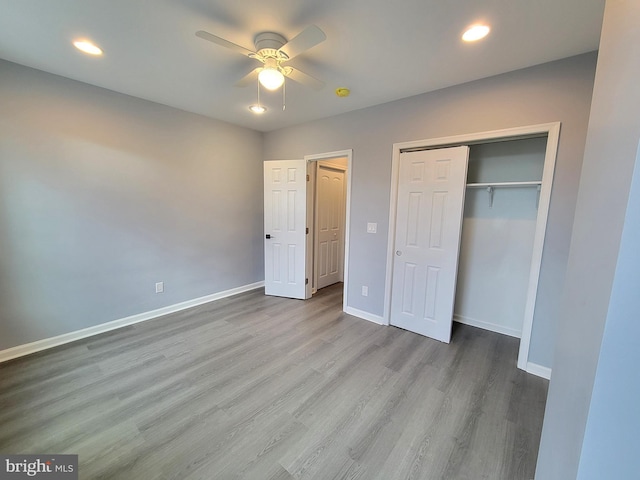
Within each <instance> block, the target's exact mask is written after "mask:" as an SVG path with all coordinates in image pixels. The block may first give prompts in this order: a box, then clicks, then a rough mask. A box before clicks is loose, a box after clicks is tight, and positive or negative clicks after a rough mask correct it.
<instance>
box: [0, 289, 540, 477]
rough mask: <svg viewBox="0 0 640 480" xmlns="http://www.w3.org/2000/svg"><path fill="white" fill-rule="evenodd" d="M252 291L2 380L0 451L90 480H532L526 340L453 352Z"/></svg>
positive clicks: (60, 351) (464, 337)
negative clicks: (65, 456) (50, 459)
mask: <svg viewBox="0 0 640 480" xmlns="http://www.w3.org/2000/svg"><path fill="white" fill-rule="evenodd" d="M341 299H342V285H341V284H339V285H336V286H333V287H328V288H326V289H324V290H322V291H320V292H319V293H318V294H317V295H316V296H314V298H313V299H311V300H308V301H304V302H303V301H299V300H289V299H282V298H275V297H265V296H264V295H263V292H262V291H260V290H259V291H253V292H248V293H244V294H241V295H237V296H235V297H230V298H227V299H223V300H219V301H217V302H213V303H209V304H206V305H202V306H200V307H196V308H193V309H190V310H186V311H183V312H180V313H176V314H172V315H168V316H166V317H163V318H161V319H158V320H153V321H149V322H146V323H141V324H137V325H134V326H130V327H126V328H123V329H120V330H116V331H113V332H109V333H106V334H103V335H100V336H96V337H92V338H89V339H85V340H82V341H78V342H75V343H73V344H69V345H65V346H62V347H59V348H56V349H52V350H48V351H45V352H41V353H38V354H34V355H31V356H29V357H24V358H21V359H17V360H14V361H11V362H7V363H5V364H2V365H0V452H1V453H58V454H62V453H74V454H79V460H80V478H82V479H142V480H144V479H185V480H187V479H188V480H192V479H222V480H227V479H229V480H235V479H259V480H276V479H281V480H285V479H286V480H290V479H321V480H324V479H363V480H369V479H384V480H394V479H429V480H434V479H447V480H449V479H473V480H478V479H490V480H499V479H505V480H519V479H522V480H529V479H532V478H533V476H534V469H535V463H536V457H537V451H538V443H539V439H540V431H541V426H542V417H543V413H544V405H545V399H546V394H547V383H548V382H547V381H546V380H543V379H540V378H537V377H534V376H531V375H528V374H527V373H525V372H523V371H521V370H518V369H517V368H516V367H515V362H516V357H517V350H518V341H517V339H514V338H510V337H506V336H503V335H499V334H495V333H491V332H488V331H484V330H480V329H475V328H473V327H467V326H462V325H455V326H454V335H453V340H452V343H451V344H449V345H446V344H443V343H440V342H437V341H434V340H430V339H428V338H424V337H421V336H419V335H416V334H413V333H410V332H407V331H404V330H400V329H397V328H394V327H382V326H378V325H375V324H373V323H370V322H367V321H364V320H360V319H357V318H355V317H351V316H349V315H346V314H345V313H343V312H342V311H341Z"/></svg>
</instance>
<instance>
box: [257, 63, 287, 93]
mask: <svg viewBox="0 0 640 480" xmlns="http://www.w3.org/2000/svg"><path fill="white" fill-rule="evenodd" d="M258 81H259V82H260V84H261V85H262V86H263V87H264V88H266V89H267V90H277V89H278V88H280V87H281V86H282V84H283V83H284V75H283V74H282V72H280V71H279V70H277V69H275V68H265V69H263V70H262V71H261V72H260V73H259V74H258Z"/></svg>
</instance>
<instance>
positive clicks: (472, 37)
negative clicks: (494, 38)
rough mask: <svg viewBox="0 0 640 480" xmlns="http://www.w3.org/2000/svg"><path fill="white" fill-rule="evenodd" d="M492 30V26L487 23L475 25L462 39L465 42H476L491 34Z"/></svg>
mask: <svg viewBox="0 0 640 480" xmlns="http://www.w3.org/2000/svg"><path fill="white" fill-rule="evenodd" d="M490 31H491V28H489V26H487V25H473V26H471V27H469V28H468V29H467V30H466V31H465V32H464V33H463V34H462V40H464V41H465V42H475V41H477V40H480V39H482V38H484V37H486V36H487V35H489V32H490Z"/></svg>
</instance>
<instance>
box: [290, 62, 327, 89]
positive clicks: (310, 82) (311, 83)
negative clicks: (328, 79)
mask: <svg viewBox="0 0 640 480" xmlns="http://www.w3.org/2000/svg"><path fill="white" fill-rule="evenodd" d="M288 68H290V69H291V72H289V73H288V74H287V78H290V79H291V80H293V81H294V82H298V83H301V84H302V85H306V86H307V87H311V88H313V89H314V90H321V89H322V88H323V87H324V82H323V81H322V80H318V79H317V78H315V77H312V76H311V75H309V74H307V73H304V72H301V71H300V70H297V69H295V68H293V67H288Z"/></svg>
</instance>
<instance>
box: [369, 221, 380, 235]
mask: <svg viewBox="0 0 640 480" xmlns="http://www.w3.org/2000/svg"><path fill="white" fill-rule="evenodd" d="M377 231H378V224H377V223H367V233H376V232H377Z"/></svg>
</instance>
